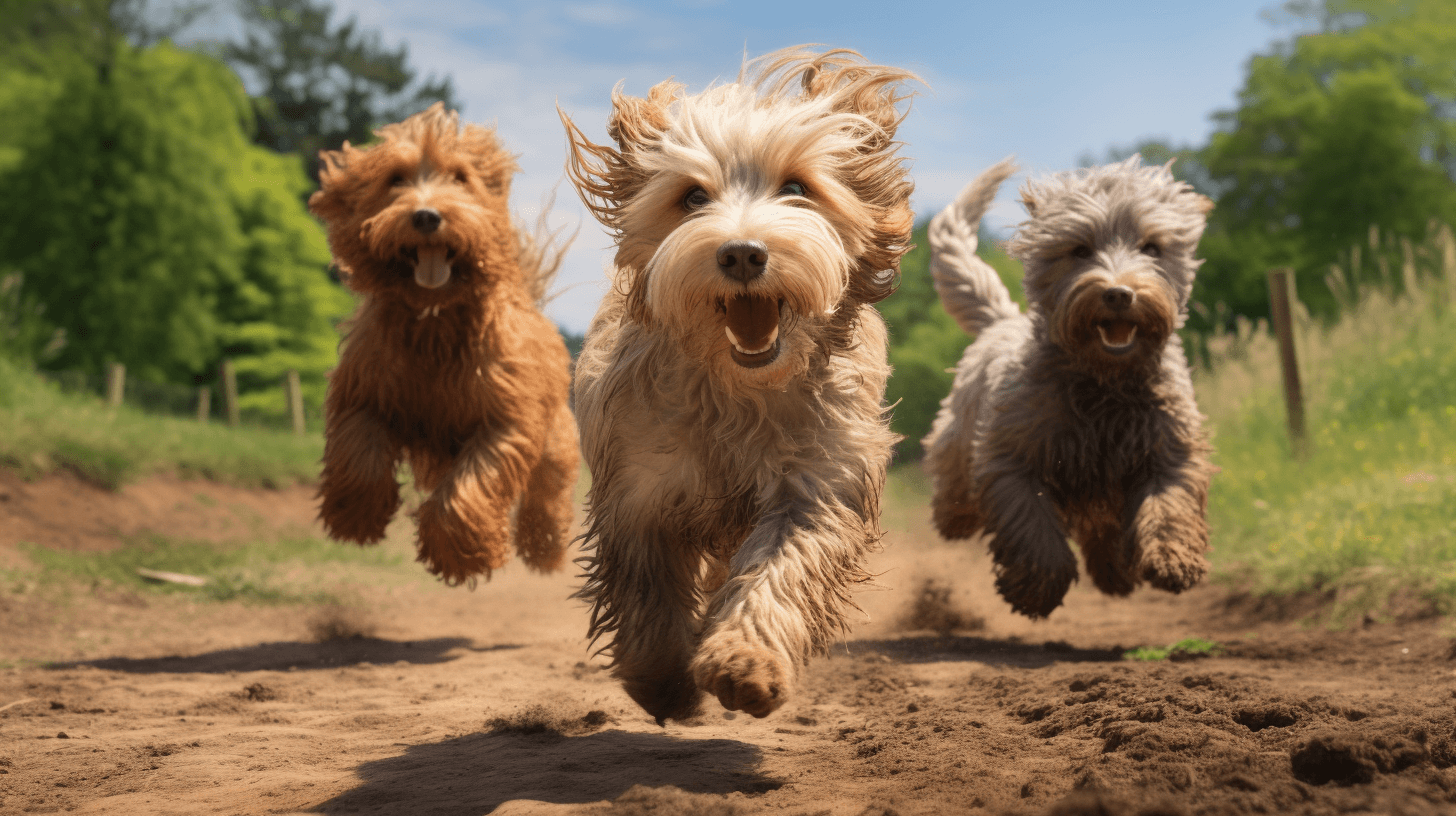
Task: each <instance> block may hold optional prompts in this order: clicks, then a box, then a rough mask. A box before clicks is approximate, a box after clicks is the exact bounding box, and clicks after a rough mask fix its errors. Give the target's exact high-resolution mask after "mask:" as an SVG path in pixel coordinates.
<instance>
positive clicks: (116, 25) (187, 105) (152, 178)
mask: <svg viewBox="0 0 1456 816" xmlns="http://www.w3.org/2000/svg"><path fill="white" fill-rule="evenodd" d="M204 11H209V12H210V13H218V12H219V11H220V10H219V9H215V8H210V7H209V6H206V5H201V4H198V5H182V6H176V7H173V8H172V9H171V10H170V11H162V10H157V9H153V8H149V7H148V6H147V4H146V3H145V2H142V1H141V0H0V189H3V190H5V191H6V193H5V195H4V196H0V353H3V354H6V355H7V356H10V357H13V358H15V359H19V360H23V361H30V362H32V363H34V364H35V365H37V366H39V367H41V368H43V369H52V370H65V371H83V372H87V373H90V374H98V373H99V372H100V371H101V370H102V369H103V367H105V366H106V365H107V364H108V363H112V362H119V363H123V364H124V365H125V366H126V368H127V371H128V372H130V373H131V374H132V375H134V376H138V377H141V378H144V379H150V380H153V381H158V382H172V383H186V384H194V383H207V382H209V381H211V380H212V379H214V378H215V377H216V372H217V371H218V367H219V364H220V362H221V361H222V360H223V359H225V358H227V359H231V360H233V361H234V363H235V366H236V370H237V374H238V382H239V386H240V388H241V389H242V391H243V392H244V395H245V396H244V404H245V407H247V406H249V405H250V403H251V407H254V408H261V409H269V408H273V407H274V406H273V403H277V405H276V408H277V410H279V411H281V410H282V407H283V406H282V401H281V398H280V397H279V383H280V381H281V378H282V376H283V374H284V372H285V371H287V370H289V369H294V370H297V371H299V372H300V374H301V375H302V379H303V382H304V390H305V394H306V399H307V401H308V402H310V403H311V404H313V405H315V406H316V405H318V404H319V403H320V402H321V401H322V396H323V389H324V373H325V372H326V371H327V370H328V369H330V368H332V367H333V365H334V362H335V359H336V346H337V343H338V334H337V332H336V330H335V324H336V323H337V322H338V321H340V320H341V319H343V318H345V317H346V316H347V315H348V314H349V312H350V311H351V310H352V306H353V304H352V299H351V298H350V296H349V295H348V294H347V292H346V291H345V290H344V289H343V288H342V287H341V286H339V285H338V284H337V283H336V282H335V281H333V280H331V278H330V274H329V260H330V259H329V251H328V246H327V244H326V242H325V239H324V232H323V230H322V228H321V227H320V225H319V224H318V222H317V221H315V220H314V219H313V217H312V216H310V215H309V213H308V211H307V207H306V203H305V202H306V199H307V196H308V194H309V193H310V192H311V191H312V189H313V187H314V186H315V184H314V180H313V179H312V178H311V171H312V169H313V164H312V163H313V162H314V161H315V156H316V153H317V150H318V149H319V148H320V147H323V146H330V145H337V144H339V143H340V142H342V141H343V140H344V139H351V140H354V141H356V142H362V141H367V140H368V139H369V138H370V134H371V130H372V128H373V127H375V126H377V125H379V124H382V123H385V122H389V121H392V120H395V119H398V118H402V117H404V116H407V115H409V114H411V113H413V112H415V111H417V110H420V109H422V108H424V107H426V106H427V105H429V104H430V103H432V102H433V101H435V100H444V101H445V102H446V103H447V104H450V105H452V106H457V107H458V103H457V102H456V101H455V100H454V99H453V92H452V89H451V86H450V83H449V81H448V80H436V79H434V78H428V79H425V80H421V79H420V78H419V77H417V75H416V74H415V72H414V71H413V70H412V69H410V68H409V66H408V55H407V53H406V50H405V48H404V47H403V46H400V47H398V48H392V49H391V48H388V47H386V46H385V45H384V44H383V43H382V42H381V40H380V37H379V36H378V35H377V34H375V33H373V32H368V31H364V30H361V29H360V28H359V27H358V25H357V24H356V23H355V22H354V21H353V20H348V21H345V22H343V23H336V22H335V21H333V20H332V19H331V17H332V9H331V7H330V6H329V5H328V4H327V3H326V2H325V1H324V0H240V2H239V4H238V5H237V7H236V8H235V13H236V14H237V16H238V18H239V19H240V20H241V21H242V29H241V31H242V34H241V38H240V39H238V40H237V41H229V42H206V41H203V42H196V43H194V44H193V45H192V46H191V47H188V48H183V47H179V46H177V45H175V44H174V43H173V42H172V39H173V37H174V36H176V35H177V34H178V33H180V32H183V31H185V30H186V29H187V28H188V27H189V25H191V24H192V23H193V22H194V21H195V20H196V18H197V16H198V15H199V14H201V13H203V12H204ZM243 77H247V79H248V82H247V83H246V84H245V83H244V81H243ZM248 88H252V89H253V91H254V93H253V94H252V95H250V94H249V93H248Z"/></svg>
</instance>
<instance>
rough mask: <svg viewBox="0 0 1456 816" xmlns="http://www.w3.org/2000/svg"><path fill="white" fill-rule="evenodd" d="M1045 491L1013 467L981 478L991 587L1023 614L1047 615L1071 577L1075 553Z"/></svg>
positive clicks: (1053, 607)
mask: <svg viewBox="0 0 1456 816" xmlns="http://www.w3.org/2000/svg"><path fill="white" fill-rule="evenodd" d="M1046 492H1047V491H1046V486H1045V485H1043V484H1042V483H1041V480H1039V479H1036V478H1033V477H1032V476H1031V475H1029V474H1027V473H1025V472H1023V471H1021V470H1019V469H1018V468H1016V467H1015V466H1010V467H1008V468H1006V469H1004V470H1000V471H995V470H993V471H991V472H989V473H986V474H983V475H982V476H981V490H980V504H981V508H982V511H983V512H984V513H985V516H986V531H987V532H988V533H991V534H992V535H991V543H990V548H991V557H992V559H993V560H994V561H995V562H996V590H997V591H998V592H1000V593H1001V597H1003V598H1005V599H1006V600H1007V602H1009V603H1010V604H1011V608H1012V609H1013V610H1014V611H1016V612H1019V613H1021V614H1023V615H1026V616H1027V617H1029V618H1044V617H1046V616H1047V615H1050V614H1051V613H1052V610H1054V609H1056V608H1057V607H1058V606H1061V603H1062V598H1063V597H1064V596H1065V595H1066V594H1067V590H1068V589H1069V588H1070V587H1071V586H1072V582H1073V581H1075V580H1077V557H1076V556H1075V555H1073V553H1072V549H1071V547H1068V546H1067V534H1066V532H1065V531H1064V530H1063V529H1062V523H1061V520H1060V519H1058V518H1057V511H1056V507H1055V506H1054V505H1053V504H1052V500H1051V499H1050V498H1049V497H1048V496H1047V495H1046Z"/></svg>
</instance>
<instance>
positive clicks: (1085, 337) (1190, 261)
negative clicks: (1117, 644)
mask: <svg viewBox="0 0 1456 816" xmlns="http://www.w3.org/2000/svg"><path fill="white" fill-rule="evenodd" d="M1015 171H1016V166H1015V164H1013V163H1012V161H1011V159H1006V160H1004V161H1002V162H1001V163H1000V164H997V165H996V166H994V167H992V168H991V169H989V170H987V171H986V172H985V173H983V174H982V175H981V176H980V177H979V178H977V179H976V180H975V181H973V182H971V183H970V184H969V185H968V186H967V187H966V188H965V190H963V191H962V192H961V194H960V196H959V197H958V198H957V200H956V201H955V202H954V203H952V204H951V205H950V206H949V207H946V209H945V210H944V211H942V212H941V213H940V214H938V215H937V216H936V217H935V218H934V220H932V221H931V223H930V247H931V261H930V269H931V274H932V276H933V277H934V280H935V287H936V291H937V292H938V293H939V294H940V299H941V302H942V303H943V304H944V305H945V309H946V311H947V312H949V313H950V314H951V315H952V316H953V317H954V318H955V319H956V321H957V322H958V323H959V324H960V326H961V328H962V329H964V330H965V331H966V332H967V333H969V334H973V335H976V341H975V342H974V343H973V344H971V346H970V347H969V348H967V349H966V352H965V356H964V357H962V358H961V362H960V365H959V366H957V368H956V376H955V385H954V387H953V389H952V391H951V393H950V395H949V396H948V397H946V398H945V400H944V401H943V402H942V403H941V409H940V413H939V414H938V415H937V417H936V420H935V424H934V426H933V427H932V429H931V431H930V434H929V435H928V436H927V437H926V438H925V440H924V446H925V451H926V468H927V470H928V472H929V473H930V475H931V477H932V479H933V481H934V486H935V492H934V498H933V501H932V510H933V518H934V522H935V526H936V528H937V529H938V530H939V531H940V533H941V535H943V536H945V537H946V538H950V539H956V538H969V537H971V536H973V535H976V534H977V533H985V534H989V536H990V549H991V554H992V557H993V559H994V561H995V569H996V588H997V590H998V591H999V592H1000V593H1001V595H1002V597H1004V598H1005V599H1006V600H1007V601H1008V602H1010V604H1011V607H1012V608H1013V609H1014V610H1015V611H1017V612H1019V613H1021V614H1024V615H1027V616H1028V617H1032V618H1039V617H1044V616H1046V615H1049V614H1051V612H1052V610H1054V609H1056V608H1057V607H1058V606H1059V605H1061V602H1062V598H1063V596H1064V595H1066V592H1067V589H1068V588H1069V587H1070V586H1071V584H1072V582H1073V581H1074V580H1076V579H1077V560H1076V557H1075V556H1074V555H1073V554H1072V550H1071V548H1070V547H1068V545H1067V539H1068V537H1069V536H1070V537H1072V538H1074V539H1075V540H1076V542H1077V544H1078V545H1079V546H1080V548H1081V550H1082V557H1083V560H1084V561H1085V564H1086V568H1087V573H1088V575H1090V576H1091V578H1092V581H1093V583H1095V584H1096V585H1097V588H1098V589H1100V590H1102V591H1103V592H1105V593H1108V594H1109V595H1126V594H1128V593H1129V592H1131V591H1132V590H1133V589H1134V588H1136V587H1137V586H1138V585H1139V584H1140V583H1141V582H1143V581H1146V582H1148V583H1150V584H1152V585H1153V586H1155V587H1157V588H1159V589H1164V590H1168V591H1170V592H1181V591H1182V590H1184V589H1187V588H1188V587H1190V586H1193V585H1194V584H1196V583H1197V582H1198V581H1199V580H1200V579H1202V578H1203V576H1204V575H1205V574H1206V573H1207V571H1208V562H1207V560H1206V559H1205V558H1204V555H1203V554H1204V552H1205V551H1206V550H1207V549H1208V526H1207V523H1206V521H1205V518H1204V514H1205V510H1206V507H1207V495H1208V483H1209V479H1210V477H1211V475H1212V473H1213V468H1212V466H1211V465H1210V464H1209V461H1208V454H1209V452H1210V448H1209V445H1208V442H1207V437H1206V435H1205V433H1204V431H1203V427H1202V419H1203V418H1202V416H1201V415H1200V414H1199V413H1198V406H1197V405H1196V404H1195V402H1194V399H1193V384H1192V381H1191V379H1190V377H1189V373H1188V364H1187V361H1186V359H1185V357H1184V353H1183V346H1182V344H1181V342H1180V341H1179V339H1178V336H1177V334H1176V333H1175V330H1176V329H1177V328H1178V327H1179V326H1181V325H1182V324H1183V321H1184V319H1185V318H1186V316H1187V303H1188V295H1189V293H1190V292H1191V290H1192V288H1193V275H1194V272H1195V271H1197V269H1198V267H1199V265H1200V264H1201V263H1202V261H1199V260H1196V259H1195V258H1194V257H1193V253H1194V250H1195V248H1196V247H1197V245H1198V240H1199V238H1200V236H1201V235H1202V234H1203V228H1204V223H1205V218H1206V216H1207V214H1208V211H1209V210H1210V209H1211V208H1212V207H1213V203H1212V202H1211V201H1209V200H1208V199H1207V198H1205V197H1204V196H1201V195H1198V194H1197V193H1195V192H1193V190H1192V188H1190V187H1189V186H1188V185H1187V184H1184V183H1182V182H1179V181H1177V180H1175V179H1174V178H1173V176H1172V174H1171V173H1170V172H1169V170H1168V168H1167V167H1166V166H1164V167H1144V166H1142V165H1141V159H1140V157H1138V156H1133V157H1132V158H1130V159H1128V160H1127V161H1124V162H1121V163H1118V164H1112V165H1108V166H1104V167H1094V168H1088V169H1083V170H1078V171H1072V172H1065V173H1059V174H1056V175H1053V176H1051V177H1049V178H1046V179H1042V180H1037V181H1031V182H1028V183H1027V184H1026V185H1025V186H1023V187H1022V190H1021V200H1022V203H1023V204H1024V205H1025V207H1026V211H1027V213H1028V214H1029V216H1030V218H1029V220H1027V221H1026V222H1024V223H1023V224H1022V225H1021V227H1020V229H1019V231H1018V232H1017V234H1016V236H1015V237H1014V238H1013V239H1012V241H1011V242H1010V243H1009V244H1008V246H1007V250H1008V251H1009V252H1010V253H1011V254H1012V255H1013V256H1014V257H1016V258H1018V259H1019V260H1020V261H1021V262H1022V264H1023V265H1024V267H1025V270H1026V272H1025V279H1024V282H1023V285H1024V288H1025V290H1026V297H1027V301H1028V303H1029V306H1030V308H1029V311H1028V312H1027V313H1026V314H1022V313H1021V311H1020V309H1019V308H1018V307H1017V305H1016V304H1015V302H1013V301H1012V299H1011V296H1010V294H1009V293H1008V292H1007V290H1006V287H1005V286H1004V285H1003V284H1002V283H1001V280H1000V278H999V277H998V276H997V274H996V271H995V270H994V269H992V268H991V267H990V266H989V265H988V264H986V263H985V262H984V261H982V260H981V259H980V258H979V257H977V255H976V232H977V227H978V225H979V222H980V220H981V217H982V216H983V215H984V214H985V212H986V209H987V207H988V206H989V205H990V202H991V200H992V198H994V196H995V194H996V190H997V188H998V187H999V186H1000V185H1001V183H1002V182H1003V181H1005V180H1006V179H1007V178H1008V177H1009V176H1010V175H1011V174H1012V173H1014V172H1015Z"/></svg>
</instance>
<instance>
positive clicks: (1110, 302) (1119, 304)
mask: <svg viewBox="0 0 1456 816" xmlns="http://www.w3.org/2000/svg"><path fill="white" fill-rule="evenodd" d="M1132 299H1133V292H1132V290H1131V289H1129V288H1128V287H1126V286H1114V287H1112V288H1111V289H1108V290H1107V291H1105V292H1103V293H1102V302H1103V303H1105V304H1107V308H1109V309H1117V310H1119V311H1121V310H1122V309H1126V308H1127V307H1129V306H1131V305H1132Z"/></svg>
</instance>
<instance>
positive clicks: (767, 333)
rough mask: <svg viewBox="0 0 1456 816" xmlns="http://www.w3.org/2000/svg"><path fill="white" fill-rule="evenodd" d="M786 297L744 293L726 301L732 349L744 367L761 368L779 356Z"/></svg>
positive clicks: (727, 329) (731, 353) (724, 304)
mask: <svg viewBox="0 0 1456 816" xmlns="http://www.w3.org/2000/svg"><path fill="white" fill-rule="evenodd" d="M782 306H783V301H781V300H776V299H772V298H765V297H756V296H753V295H740V296H738V297H735V298H729V299H728V300H726V301H724V302H723V305H722V308H723V312H724V315H725V321H724V325H723V330H724V331H725V332H726V333H727V335H728V343H729V349H728V353H729V355H730V356H731V357H732V358H733V362H735V363H737V364H738V365H740V366H742V367H744V368H761V367H763V366H766V365H768V364H769V363H772V362H773V361H774V360H775V359H776V358H777V357H778V356H779V310H780V308H781V307H782Z"/></svg>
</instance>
